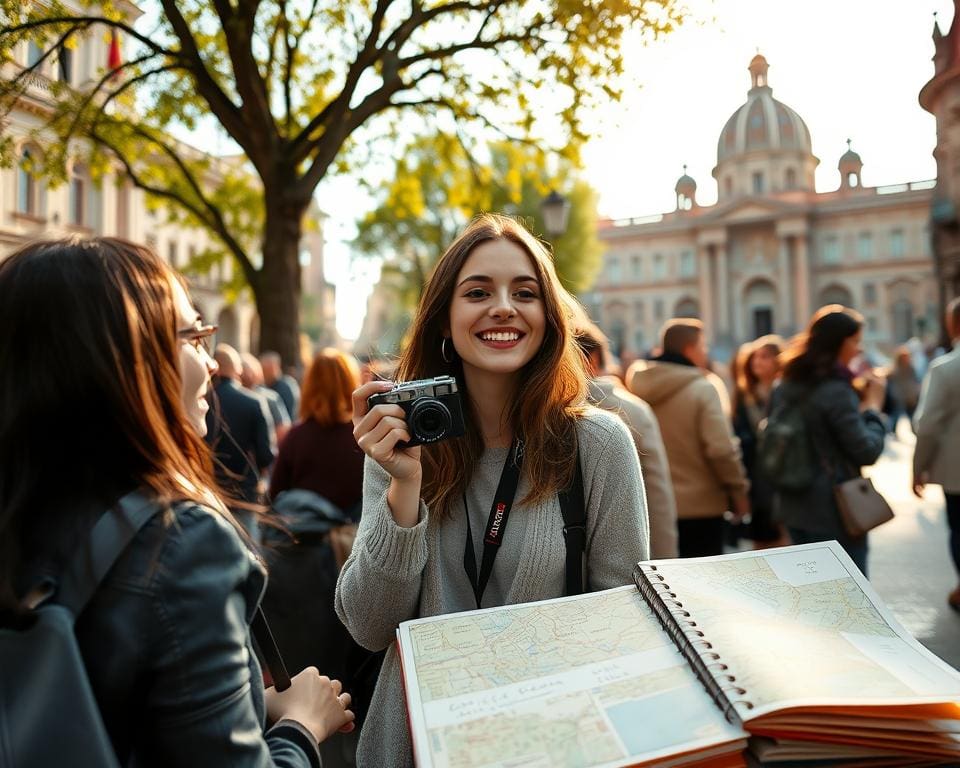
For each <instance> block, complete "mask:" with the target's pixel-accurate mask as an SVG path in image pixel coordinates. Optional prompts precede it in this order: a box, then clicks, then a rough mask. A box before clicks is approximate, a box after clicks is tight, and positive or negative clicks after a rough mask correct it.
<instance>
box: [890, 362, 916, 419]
mask: <svg viewBox="0 0 960 768" xmlns="http://www.w3.org/2000/svg"><path fill="white" fill-rule="evenodd" d="M887 393H888V395H889V397H890V400H891V401H892V403H891V409H890V414H889V420H890V424H889V426H890V432H891V434H896V432H897V422H898V421H899V420H900V417H901V416H903V415H906V417H907V418H908V419H910V420H912V419H913V413H914V411H915V410H916V409H917V401H918V400H919V398H920V377H919V376H917V372H916V370H915V369H914V367H913V356H912V355H911V354H910V350H909V349H908V348H907V347H905V346H904V347H900V348H899V349H897V351H896V353H895V354H894V358H893V365H892V366H891V368H890V370H889V372H888V373H887Z"/></svg>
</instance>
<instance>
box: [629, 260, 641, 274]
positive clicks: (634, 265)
mask: <svg viewBox="0 0 960 768" xmlns="http://www.w3.org/2000/svg"><path fill="white" fill-rule="evenodd" d="M630 277H632V278H633V279H634V280H639V279H640V257H639V256H637V255H633V256H631V257H630Z"/></svg>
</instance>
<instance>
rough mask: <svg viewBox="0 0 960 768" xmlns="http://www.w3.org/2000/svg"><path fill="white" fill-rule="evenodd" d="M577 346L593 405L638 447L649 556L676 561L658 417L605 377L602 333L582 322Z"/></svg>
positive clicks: (666, 466) (672, 511) (674, 515)
mask: <svg viewBox="0 0 960 768" xmlns="http://www.w3.org/2000/svg"><path fill="white" fill-rule="evenodd" d="M577 343H578V344H579V345H580V349H581V351H582V352H583V355H584V357H585V358H586V360H587V374H588V375H589V376H590V394H589V396H590V401H591V402H592V403H593V404H594V405H596V406H597V407H598V408H603V409H604V410H606V411H612V412H613V413H616V414H617V415H618V416H619V417H620V418H621V419H623V421H624V423H626V425H627V426H628V427H629V428H630V434H631V435H632V436H633V442H634V444H635V445H636V446H637V455H638V456H639V457H640V467H641V469H642V470H643V485H644V487H645V488H646V493H647V513H648V514H649V516H650V556H651V557H652V558H654V559H661V558H667V557H677V554H678V552H677V503H676V501H675V500H674V498H673V483H672V482H671V480H670V466H669V464H668V463H667V452H666V448H664V446H663V438H662V437H661V436H660V426H659V425H658V424H657V417H656V416H655V415H654V413H653V409H652V408H651V407H650V406H649V405H648V404H647V403H645V402H644V401H643V400H641V399H640V398H639V397H637V396H635V395H632V394H630V392H628V391H627V390H626V389H624V388H623V386H621V383H620V380H619V379H617V377H616V376H605V375H604V373H605V371H607V363H608V360H609V356H608V355H609V353H608V342H607V339H606V337H605V336H604V335H603V331H601V330H600V329H599V328H598V327H597V326H596V325H594V324H593V323H591V322H590V321H588V320H582V321H581V322H580V327H579V328H578V329H577Z"/></svg>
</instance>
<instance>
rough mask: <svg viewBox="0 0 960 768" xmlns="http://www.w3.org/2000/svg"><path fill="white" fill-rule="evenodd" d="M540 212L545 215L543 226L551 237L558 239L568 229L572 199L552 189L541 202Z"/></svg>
mask: <svg viewBox="0 0 960 768" xmlns="http://www.w3.org/2000/svg"><path fill="white" fill-rule="evenodd" d="M540 214H541V215H542V216H543V226H544V228H545V229H546V230H547V234H548V235H550V238H551V239H556V238H558V237H560V236H561V235H563V233H564V232H566V231H567V219H569V218H570V201H569V200H567V198H565V197H564V196H563V195H561V194H560V193H559V192H557V190H555V189H551V190H550V194H549V195H547V196H546V197H545V198H543V201H542V202H541V203H540Z"/></svg>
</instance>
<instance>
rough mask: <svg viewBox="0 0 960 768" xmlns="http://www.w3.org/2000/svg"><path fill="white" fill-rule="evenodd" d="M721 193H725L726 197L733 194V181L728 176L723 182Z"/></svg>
mask: <svg viewBox="0 0 960 768" xmlns="http://www.w3.org/2000/svg"><path fill="white" fill-rule="evenodd" d="M723 191H724V192H726V194H727V196H730V195H732V194H733V179H732V178H731V177H730V176H727V177H726V178H725V179H724V180H723Z"/></svg>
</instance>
